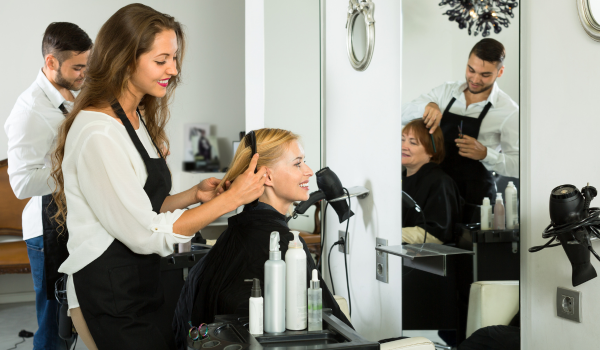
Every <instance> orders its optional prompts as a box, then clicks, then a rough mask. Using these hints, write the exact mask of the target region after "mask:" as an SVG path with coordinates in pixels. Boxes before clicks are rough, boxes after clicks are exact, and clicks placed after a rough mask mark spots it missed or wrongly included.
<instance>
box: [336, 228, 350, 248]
mask: <svg viewBox="0 0 600 350" xmlns="http://www.w3.org/2000/svg"><path fill="white" fill-rule="evenodd" d="M348 237H350V232H348ZM340 238H343V239H344V244H338V250H339V251H340V253H344V250H345V253H346V254H350V243H349V242H346V231H345V230H344V231H342V230H339V237H338V239H340Z"/></svg>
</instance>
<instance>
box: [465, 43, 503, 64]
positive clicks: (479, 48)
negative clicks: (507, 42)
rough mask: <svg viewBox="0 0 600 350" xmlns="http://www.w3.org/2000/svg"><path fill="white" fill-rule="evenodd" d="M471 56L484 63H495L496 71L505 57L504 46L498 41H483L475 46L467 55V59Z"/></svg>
mask: <svg viewBox="0 0 600 350" xmlns="http://www.w3.org/2000/svg"><path fill="white" fill-rule="evenodd" d="M472 54H475V56H477V57H479V58H480V59H482V60H484V61H486V62H491V63H496V65H497V66H498V69H500V68H502V66H503V65H504V57H506V52H505V51H504V45H502V43H501V42H499V41H498V40H495V39H491V38H486V39H483V40H481V41H479V42H478V43H477V44H475V46H473V48H472V49H471V52H470V53H469V57H471V55H472Z"/></svg>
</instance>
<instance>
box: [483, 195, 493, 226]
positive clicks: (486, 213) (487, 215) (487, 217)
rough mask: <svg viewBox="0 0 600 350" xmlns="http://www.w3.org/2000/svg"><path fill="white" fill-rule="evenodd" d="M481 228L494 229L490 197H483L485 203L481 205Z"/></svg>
mask: <svg viewBox="0 0 600 350" xmlns="http://www.w3.org/2000/svg"><path fill="white" fill-rule="evenodd" d="M481 229H482V230H491V229H492V206H491V204H490V199H489V198H488V197H485V198H483V204H482V205H481Z"/></svg>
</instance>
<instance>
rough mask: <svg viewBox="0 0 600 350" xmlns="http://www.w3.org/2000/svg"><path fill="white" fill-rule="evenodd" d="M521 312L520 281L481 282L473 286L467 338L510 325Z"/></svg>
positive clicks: (470, 297) (470, 296)
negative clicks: (481, 329) (490, 329)
mask: <svg viewBox="0 0 600 350" xmlns="http://www.w3.org/2000/svg"><path fill="white" fill-rule="evenodd" d="M518 311H519V281H487V282H486V281H479V282H475V283H473V284H472V285H471V293H470V295H469V311H468V315H467V338H468V337H469V336H471V334H473V332H475V331H476V330H478V329H480V328H483V327H487V326H496V325H504V326H506V325H508V324H509V323H510V321H511V320H512V318H513V317H514V316H515V315H516V314H517V312H518Z"/></svg>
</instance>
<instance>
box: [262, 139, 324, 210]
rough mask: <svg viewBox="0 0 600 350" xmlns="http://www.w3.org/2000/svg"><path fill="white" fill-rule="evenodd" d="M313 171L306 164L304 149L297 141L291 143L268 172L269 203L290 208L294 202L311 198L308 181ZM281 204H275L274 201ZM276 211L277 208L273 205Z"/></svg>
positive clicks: (267, 190)
mask: <svg viewBox="0 0 600 350" xmlns="http://www.w3.org/2000/svg"><path fill="white" fill-rule="evenodd" d="M311 176H313V171H312V170H311V168H310V167H309V166H308V165H306V163H305V162H304V149H303V148H302V145H300V143H299V142H298V141H297V140H294V141H291V142H290V143H289V144H288V146H287V149H286V151H285V152H284V153H283V155H282V156H281V158H279V160H278V161H277V162H276V163H275V164H274V165H273V166H271V167H268V170H267V181H266V182H265V186H267V188H266V189H265V192H268V193H267V195H268V196H269V197H271V198H269V202H272V203H271V205H273V204H278V205H280V206H282V207H285V206H287V207H289V205H290V204H291V203H292V202H295V201H305V200H307V199H308V197H309V188H308V179H309V178H310V177H311ZM275 200H276V201H277V202H279V203H273V202H274V201H275ZM273 207H275V208H276V209H278V208H277V206H276V205H273Z"/></svg>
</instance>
